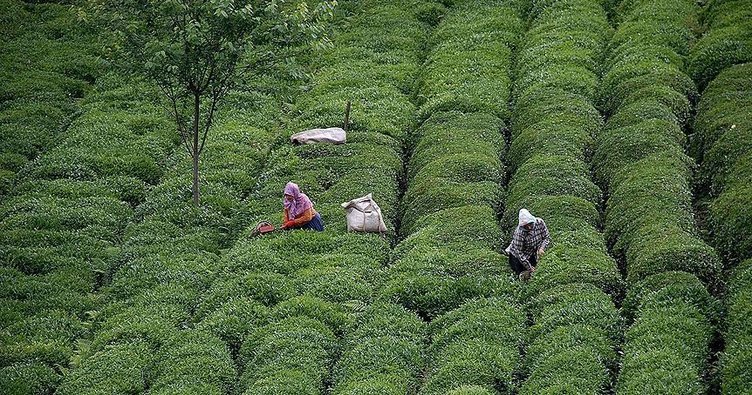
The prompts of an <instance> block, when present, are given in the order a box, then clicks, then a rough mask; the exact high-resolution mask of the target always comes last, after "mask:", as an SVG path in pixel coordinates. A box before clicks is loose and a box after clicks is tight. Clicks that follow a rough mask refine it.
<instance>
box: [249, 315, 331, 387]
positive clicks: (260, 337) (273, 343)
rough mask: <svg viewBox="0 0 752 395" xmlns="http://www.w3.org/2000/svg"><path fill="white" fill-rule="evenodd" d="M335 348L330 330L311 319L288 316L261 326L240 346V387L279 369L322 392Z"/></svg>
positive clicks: (253, 383) (272, 373) (251, 383)
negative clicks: (290, 371) (293, 374)
mask: <svg viewBox="0 0 752 395" xmlns="http://www.w3.org/2000/svg"><path fill="white" fill-rule="evenodd" d="M335 347H336V338H335V336H334V334H333V333H332V331H331V330H330V329H329V328H327V327H326V326H325V325H324V324H322V323H321V322H320V321H317V320H314V319H311V318H304V317H291V318H286V319H283V320H280V321H278V322H275V323H272V324H269V325H267V326H265V327H262V328H260V329H258V330H257V331H256V332H255V333H253V334H251V335H250V336H249V337H248V338H247V339H246V341H245V342H244V343H243V346H242V347H241V349H240V359H241V362H242V365H243V366H244V371H243V375H242V377H241V384H242V387H243V388H246V389H250V388H253V387H254V386H255V383H258V382H259V381H260V380H264V379H269V378H270V377H271V376H274V375H275V374H277V373H278V372H280V371H283V370H293V371H299V372H301V373H302V374H303V376H304V378H305V379H306V380H310V381H308V382H309V383H311V384H312V385H315V387H314V388H318V389H319V391H322V390H323V385H324V379H325V378H326V377H327V375H328V370H329V366H330V365H331V363H332V358H333V357H334V355H335Z"/></svg>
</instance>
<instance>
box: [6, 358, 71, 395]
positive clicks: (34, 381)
mask: <svg viewBox="0 0 752 395" xmlns="http://www.w3.org/2000/svg"><path fill="white" fill-rule="evenodd" d="M59 383H60V375H58V374H57V372H55V371H54V370H53V369H52V368H50V367H49V366H47V365H45V364H43V363H41V362H20V363H15V364H12V365H8V366H4V367H2V368H0V388H3V390H4V391H6V393H8V394H10V395H21V394H43V393H45V392H51V391H52V390H53V389H54V388H56V387H57V385H58V384H59Z"/></svg>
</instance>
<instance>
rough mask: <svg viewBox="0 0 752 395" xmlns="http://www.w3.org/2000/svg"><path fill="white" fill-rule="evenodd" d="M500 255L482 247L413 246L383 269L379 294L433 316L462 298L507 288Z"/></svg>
mask: <svg viewBox="0 0 752 395" xmlns="http://www.w3.org/2000/svg"><path fill="white" fill-rule="evenodd" d="M507 273H508V265H507V264H506V259H505V258H504V256H503V255H501V254H499V253H497V252H495V251H491V250H488V249H487V247H484V246H472V245H470V246H468V245H462V244H449V245H445V246H443V247H436V246H431V245H428V246H425V247H420V248H418V247H416V248H414V249H413V250H411V251H410V253H408V254H407V255H405V256H404V257H402V258H401V259H400V260H399V261H397V263H396V264H395V265H394V266H393V267H392V268H390V270H388V272H387V279H386V282H385V283H384V286H383V288H382V290H381V297H382V298H383V299H385V300H390V301H393V302H397V303H399V304H402V305H403V306H405V307H407V308H409V309H411V310H414V311H417V312H418V313H419V314H420V315H422V316H428V317H435V316H437V315H439V314H441V313H443V312H446V311H449V310H451V309H453V308H455V307H458V306H459V305H461V304H462V302H463V301H464V300H466V299H472V298H475V297H484V296H485V297H489V296H494V295H497V294H500V293H501V292H502V291H507V290H508V288H509V285H508V284H507V282H506V280H505V279H506V278H507Z"/></svg>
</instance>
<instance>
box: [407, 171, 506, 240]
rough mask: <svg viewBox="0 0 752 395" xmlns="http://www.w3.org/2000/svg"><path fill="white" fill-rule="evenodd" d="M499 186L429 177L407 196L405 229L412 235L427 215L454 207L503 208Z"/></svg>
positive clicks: (416, 183) (417, 184)
mask: <svg viewBox="0 0 752 395" xmlns="http://www.w3.org/2000/svg"><path fill="white" fill-rule="evenodd" d="M500 193H501V192H500V191H499V184H497V183H495V182H491V181H481V182H456V181H453V180H450V179H446V178H443V177H436V178H426V179H423V180H420V181H416V182H413V183H412V184H411V187H410V188H409V189H408V192H407V193H406V194H405V199H404V202H405V204H406V205H407V207H406V208H405V213H404V215H403V217H402V224H403V229H404V231H405V232H406V233H412V232H414V231H416V230H418V229H417V226H416V223H417V221H418V220H420V219H421V218H422V217H423V216H426V215H429V214H433V213H436V212H438V211H441V210H444V209H450V208H457V207H462V206H469V205H485V206H489V207H491V208H493V209H497V208H498V207H499V206H500V204H501V203H500Z"/></svg>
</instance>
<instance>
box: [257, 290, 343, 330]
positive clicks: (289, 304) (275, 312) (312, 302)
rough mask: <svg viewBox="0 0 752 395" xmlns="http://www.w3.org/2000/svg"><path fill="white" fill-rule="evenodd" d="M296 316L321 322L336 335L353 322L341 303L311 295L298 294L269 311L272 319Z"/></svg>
mask: <svg viewBox="0 0 752 395" xmlns="http://www.w3.org/2000/svg"><path fill="white" fill-rule="evenodd" d="M298 316H300V317H308V318H313V319H315V320H318V321H319V322H322V323H323V324H325V325H326V326H327V327H329V329H331V330H332V332H333V333H334V334H335V335H337V336H338V337H341V336H342V335H343V334H344V333H345V332H347V331H348V330H349V329H351V327H352V325H353V323H354V322H353V321H354V317H353V316H352V314H351V313H350V311H348V309H347V308H346V307H345V306H343V305H342V304H338V303H336V302H329V301H326V300H323V299H319V298H316V297H312V296H298V297H294V298H291V299H288V300H286V301H284V302H280V303H279V304H277V305H276V306H274V308H273V309H272V310H271V313H270V319H271V320H273V321H274V320H282V319H285V318H288V317H298Z"/></svg>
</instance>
